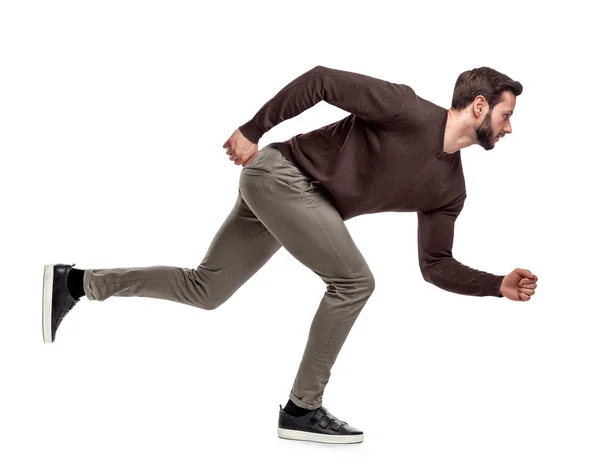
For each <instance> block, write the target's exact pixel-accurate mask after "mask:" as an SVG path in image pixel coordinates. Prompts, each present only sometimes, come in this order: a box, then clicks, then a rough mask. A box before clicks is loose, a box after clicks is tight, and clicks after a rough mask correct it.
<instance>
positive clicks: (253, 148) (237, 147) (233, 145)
mask: <svg viewBox="0 0 600 471" xmlns="http://www.w3.org/2000/svg"><path fill="white" fill-rule="evenodd" d="M223 148H224V149H227V151H226V153H227V155H228V156H229V160H233V163H235V164H236V165H241V166H242V167H245V166H246V165H248V164H249V163H250V162H252V161H253V160H254V158H255V157H256V156H257V155H258V144H254V142H251V141H249V140H248V139H246V138H245V137H244V135H243V134H242V133H241V132H240V129H239V128H238V129H236V130H235V131H234V132H233V134H232V135H231V136H230V137H229V139H227V141H225V144H223Z"/></svg>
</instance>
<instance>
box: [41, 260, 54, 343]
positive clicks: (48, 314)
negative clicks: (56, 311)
mask: <svg viewBox="0 0 600 471" xmlns="http://www.w3.org/2000/svg"><path fill="white" fill-rule="evenodd" d="M53 286H54V265H44V288H43V296H42V332H43V333H44V343H52V287H53Z"/></svg>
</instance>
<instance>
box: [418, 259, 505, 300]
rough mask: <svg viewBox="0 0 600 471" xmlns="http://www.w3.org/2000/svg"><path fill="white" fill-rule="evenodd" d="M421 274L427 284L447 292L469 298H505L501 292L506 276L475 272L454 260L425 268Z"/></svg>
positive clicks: (446, 260) (439, 262) (436, 263)
mask: <svg viewBox="0 0 600 471" xmlns="http://www.w3.org/2000/svg"><path fill="white" fill-rule="evenodd" d="M421 272H422V274H423V278H424V279H425V280H426V281H427V282H429V283H431V284H433V285H435V286H437V287H438V288H441V289H444V290H446V291H450V292H453V293H457V294H464V295H468V296H495V297H504V295H503V294H502V293H501V291H500V287H501V285H502V281H503V279H504V276H500V275H494V274H492V273H488V272H485V271H480V270H475V269H473V268H470V267H468V266H466V265H463V264H462V263H460V262H458V261H457V260H455V259H454V258H445V259H443V260H439V261H436V262H434V263H431V264H429V265H427V266H423V267H422V268H421Z"/></svg>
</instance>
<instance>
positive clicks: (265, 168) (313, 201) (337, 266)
mask: <svg viewBox="0 0 600 471" xmlns="http://www.w3.org/2000/svg"><path fill="white" fill-rule="evenodd" d="M281 246H283V247H285V249H286V250H287V251H288V252H289V253H290V254H292V255H293V256H294V257H295V258H296V259H297V260H299V261H300V262H301V263H302V264H304V265H305V266H306V267H308V268H310V269H311V270H312V271H313V272H314V273H316V274H317V275H319V276H320V277H321V279H322V280H323V281H324V282H325V284H326V289H325V293H324V295H323V298H322V300H321V302H320V304H319V306H318V308H317V311H316V313H315V316H314V319H313V321H312V324H311V328H310V332H309V336H308V341H307V344H306V348H305V350H304V355H303V357H302V361H301V363H300V367H299V369H298V373H297V376H296V379H295V381H294V384H293V387H292V389H291V391H290V395H289V398H290V399H291V400H292V402H294V403H295V404H296V405H298V406H300V407H304V408H307V409H317V408H318V407H320V406H321V405H322V398H323V392H324V390H325V386H326V385H327V383H328V381H329V377H330V374H331V368H332V366H333V364H334V363H335V360H336V358H337V356H338V353H339V352H340V350H341V348H342V345H343V344H344V341H345V340H346V338H347V336H348V333H349V332H350V329H351V328H352V325H353V324H354V322H355V321H356V318H357V317H358V314H359V313H360V311H361V310H362V308H363V307H364V305H365V303H366V302H367V300H368V298H369V297H370V295H371V294H372V293H373V290H374V288H375V281H374V278H373V275H372V273H371V271H370V269H369V267H368V265H367V263H366V261H365V259H364V258H363V256H362V254H361V253H360V251H359V250H358V248H357V247H356V245H355V244H354V241H353V240H352V237H351V236H350V233H349V232H348V230H347V228H346V225H345V223H344V221H343V220H342V218H341V217H340V214H339V213H338V211H337V210H336V209H335V207H334V206H333V205H332V204H331V202H330V201H329V199H328V198H327V197H326V195H325V193H324V192H323V191H322V189H321V185H320V184H319V182H317V181H315V180H313V179H312V178H311V177H310V176H308V175H306V174H304V173H303V172H301V171H300V170H299V169H298V168H297V167H296V166H294V165H293V164H292V163H291V162H289V161H288V160H287V159H286V158H285V157H284V156H283V155H282V154H281V153H280V152H279V150H278V149H275V148H268V147H265V148H263V149H261V150H260V151H259V153H258V155H257V156H256V158H255V159H254V160H253V161H252V162H251V163H250V165H248V166H246V167H242V170H241V175H240V181H239V192H238V198H237V201H236V203H235V205H234V207H233V209H232V210H231V213H230V214H229V215H228V216H227V218H226V219H225V221H224V222H223V224H222V225H221V227H220V229H219V230H218V231H217V233H216V235H215V237H214V239H213V240H212V242H211V244H210V246H209V248H208V252H207V253H206V256H205V257H204V260H203V261H202V263H200V265H199V266H198V267H197V268H179V267H171V266H151V267H138V268H109V269H87V270H85V272H84V278H83V284H84V292H85V294H86V297H87V298H88V299H90V300H96V301H103V300H105V299H107V298H108V297H110V296H143V297H148V298H159V299H166V300H169V301H175V302H178V303H184V304H188V305H190V306H194V307H198V308H200V309H204V310H212V309H216V308H217V307H219V306H220V305H221V304H223V303H224V302H225V301H227V299H229V298H230V297H231V296H232V295H233V294H234V293H235V292H236V290H237V289H238V288H239V287H240V286H242V285H243V284H244V283H245V282H246V281H247V280H248V279H249V278H250V277H251V276H252V275H254V274H255V273H256V272H257V271H258V270H259V269H260V268H261V267H262V266H263V265H264V264H265V263H266V262H267V261H268V260H269V259H270V258H271V257H272V256H273V255H274V254H275V252H277V251H278V250H279V249H280V248H281Z"/></svg>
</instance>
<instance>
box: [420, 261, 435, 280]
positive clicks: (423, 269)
mask: <svg viewBox="0 0 600 471" xmlns="http://www.w3.org/2000/svg"><path fill="white" fill-rule="evenodd" d="M419 267H420V268H421V275H422V276H423V279H424V280H425V281H426V282H427V283H433V281H431V274H430V271H429V266H428V265H426V264H425V263H420V264H419Z"/></svg>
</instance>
